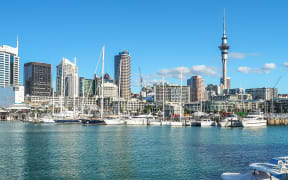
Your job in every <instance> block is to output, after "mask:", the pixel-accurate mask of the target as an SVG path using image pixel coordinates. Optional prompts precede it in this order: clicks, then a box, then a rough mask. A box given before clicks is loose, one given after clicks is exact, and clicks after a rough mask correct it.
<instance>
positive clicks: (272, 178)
mask: <svg viewBox="0 0 288 180" xmlns="http://www.w3.org/2000/svg"><path fill="white" fill-rule="evenodd" d="M249 167H250V168H251V169H253V171H252V172H248V173H245V174H240V173H229V172H228V173H223V174H221V179H222V180H254V179H255V180H287V179H288V176H287V174H288V157H277V158H273V159H272V160H271V161H270V162H269V163H252V164H250V165H249Z"/></svg>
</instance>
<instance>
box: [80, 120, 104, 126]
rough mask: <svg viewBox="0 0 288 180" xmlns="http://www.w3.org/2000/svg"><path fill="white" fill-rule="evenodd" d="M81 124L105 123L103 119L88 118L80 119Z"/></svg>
mask: <svg viewBox="0 0 288 180" xmlns="http://www.w3.org/2000/svg"><path fill="white" fill-rule="evenodd" d="M81 122H82V124H85V125H106V123H105V121H103V120H89V119H81Z"/></svg>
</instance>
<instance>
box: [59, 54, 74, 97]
mask: <svg viewBox="0 0 288 180" xmlns="http://www.w3.org/2000/svg"><path fill="white" fill-rule="evenodd" d="M62 82H64V83H62ZM57 94H58V95H59V96H69V97H78V95H79V76H78V67H77V66H76V58H74V63H72V62H70V61H69V60H68V59H66V58H64V57H63V58H62V61H61V63H60V64H59V65H58V66H57Z"/></svg>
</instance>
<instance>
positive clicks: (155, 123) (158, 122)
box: [150, 121, 162, 126]
mask: <svg viewBox="0 0 288 180" xmlns="http://www.w3.org/2000/svg"><path fill="white" fill-rule="evenodd" d="M150 125H151V126H161V125H162V123H161V121H151V122H150Z"/></svg>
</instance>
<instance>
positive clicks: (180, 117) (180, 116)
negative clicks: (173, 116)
mask: <svg viewBox="0 0 288 180" xmlns="http://www.w3.org/2000/svg"><path fill="white" fill-rule="evenodd" d="M182 78H183V77H182V68H181V74H180V80H181V85H180V115H179V119H180V121H181V119H182Z"/></svg>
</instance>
